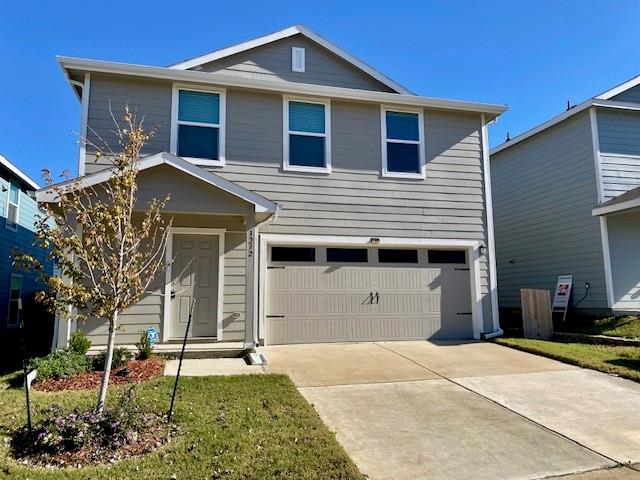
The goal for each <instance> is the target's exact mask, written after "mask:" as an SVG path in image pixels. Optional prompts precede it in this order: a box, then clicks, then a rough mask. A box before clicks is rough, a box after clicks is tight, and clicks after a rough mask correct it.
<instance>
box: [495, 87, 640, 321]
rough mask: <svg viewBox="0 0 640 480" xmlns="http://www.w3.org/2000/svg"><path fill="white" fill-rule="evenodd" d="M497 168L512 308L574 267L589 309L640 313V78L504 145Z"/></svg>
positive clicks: (502, 273) (499, 230)
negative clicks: (529, 290)
mask: <svg viewBox="0 0 640 480" xmlns="http://www.w3.org/2000/svg"><path fill="white" fill-rule="evenodd" d="M491 170H492V182H493V194H494V199H493V207H494V217H495V229H496V254H497V259H498V278H499V279H500V280H499V289H498V291H499V298H500V306H501V307H502V308H506V309H516V308H519V307H520V292H519V291H520V289H521V288H544V289H550V290H553V288H554V287H555V283H556V277H557V276H558V275H562V274H571V275H573V277H574V293H573V302H572V304H573V306H574V307H577V309H579V310H580V311H582V312H583V313H587V314H589V313H592V314H597V313H601V312H607V311H614V312H626V311H629V312H638V311H640V77H636V78H634V79H632V80H630V81H628V82H625V83H623V84H621V85H619V86H617V87H615V88H613V89H611V90H609V91H607V92H604V93H602V94H600V95H597V96H595V97H593V98H590V99H589V100H587V101H585V102H583V103H581V104H579V105H577V106H574V107H572V108H570V109H569V110H567V111H566V112H564V113H562V114H561V115H558V116H557V117H554V118H552V119H551V120H549V121H547V122H545V123H543V124H541V125H539V126H537V127H535V128H533V129H531V130H529V131H527V132H525V133H523V134H522V135H520V136H518V137H515V138H514V139H512V140H510V141H508V142H506V143H503V144H502V145H500V146H498V147H496V148H494V149H493V150H492V151H491ZM586 283H588V284H589V286H590V288H588V291H587V288H586ZM585 295H586V297H585Z"/></svg>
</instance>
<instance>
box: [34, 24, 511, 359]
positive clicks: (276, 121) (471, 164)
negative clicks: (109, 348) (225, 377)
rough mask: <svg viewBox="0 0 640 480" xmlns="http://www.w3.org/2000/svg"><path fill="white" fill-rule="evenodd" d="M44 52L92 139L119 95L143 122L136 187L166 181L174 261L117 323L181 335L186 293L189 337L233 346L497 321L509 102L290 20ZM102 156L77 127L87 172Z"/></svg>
mask: <svg viewBox="0 0 640 480" xmlns="http://www.w3.org/2000/svg"><path fill="white" fill-rule="evenodd" d="M58 61H59V63H60V65H61V66H62V68H63V70H64V72H65V75H66V76H67V78H68V79H69V81H70V82H71V85H72V87H73V90H74V92H75V93H76V94H77V96H78V98H79V99H80V100H81V102H82V125H81V127H82V131H83V132H84V133H85V134H87V136H88V138H89V140H90V142H93V143H96V142H97V141H98V140H97V138H98V135H99V136H100V137H102V138H103V139H104V140H106V141H107V142H109V143H111V144H112V145H117V142H116V140H115V138H114V134H113V130H114V128H113V123H112V120H111V115H110V109H112V110H113V111H114V113H115V116H116V117H119V116H121V114H122V111H123V107H124V106H125V105H126V104H129V105H130V106H131V107H133V108H135V109H136V110H137V112H139V114H140V115H144V118H145V124H146V125H148V126H149V127H151V126H156V127H157V132H156V134H155V135H154V136H153V138H152V139H151V141H150V142H149V144H148V145H147V147H146V150H145V151H144V154H145V155H146V157H145V158H144V160H142V161H141V163H140V176H139V183H140V186H139V188H140V190H139V194H140V198H141V200H143V201H144V200H147V199H149V198H152V197H163V196H164V195H165V194H166V193H167V192H171V195H172V198H171V201H170V203H169V205H168V207H167V214H170V215H171V216H173V231H172V237H171V242H170V244H169V246H168V249H167V259H168V260H173V261H172V262H171V264H170V265H169V267H168V268H167V271H166V273H165V274H163V275H162V277H161V278H159V279H158V281H157V284H156V285H155V286H154V288H155V292H153V293H150V294H149V295H147V296H146V297H145V298H144V299H143V300H142V301H141V302H140V303H139V304H138V305H136V306H134V307H132V308H130V309H129V311H127V312H126V313H125V314H123V315H122V316H121V320H122V330H121V331H120V333H119V334H118V341H119V342H120V343H125V344H132V343H133V342H134V341H135V340H137V338H138V336H139V335H140V332H141V331H142V330H145V329H147V328H154V329H155V330H156V331H157V332H158V335H159V340H160V342H171V341H172V340H176V339H180V338H182V336H183V335H184V333H185V325H186V322H187V318H188V311H189V304H190V301H191V299H192V298H196V299H197V302H196V309H195V318H194V322H193V326H192V329H191V331H190V332H188V333H189V336H190V338H192V339H196V340H197V339H200V340H207V341H210V342H211V341H214V340H215V341H216V342H244V344H243V346H244V347H245V348H251V347H253V346H254V345H256V344H257V343H268V344H279V343H307V342H337V341H366V340H394V339H425V338H459V339H465V338H479V337H480V335H481V334H482V333H492V332H495V331H497V330H498V329H499V325H498V317H497V302H496V301H495V290H496V288H495V281H496V277H495V271H494V268H495V267H494V258H493V238H492V225H491V223H492V220H491V215H490V209H488V208H487V205H488V204H490V188H489V187H490V180H489V172H488V161H489V160H488V154H489V152H488V149H487V124H488V123H489V122H490V121H492V120H493V119H495V118H496V117H497V116H498V115H499V114H501V113H502V112H503V111H505V109H506V107H504V106H501V105H491V104H483V103H472V102H463V101H453V100H441V99H434V98H427V97H420V96H417V95H414V94H412V93H411V92H409V91H408V90H407V89H406V88H404V87H402V86H401V85H399V84H398V83H396V82H394V81H393V80H391V79H390V78H388V77H386V76H385V75H383V74H382V73H380V72H378V71H376V70H374V69H373V68H371V67H369V66H368V65H366V64H365V63H363V62H362V61H360V60H358V59H356V58H355V57H353V56H352V55H350V54H348V53H346V52H344V51H343V50H341V49H339V48H338V47H336V46H335V45H333V44H331V43H329V42H328V41H326V40H324V39H323V38H321V37H319V36H318V35H316V34H314V33H313V32H310V31H309V30H308V29H306V28H305V27H302V26H294V27H291V28H287V29H285V30H282V31H279V32H276V33H273V34H271V35H267V36H265V37H261V38H258V39H255V40H251V41H248V42H246V43H242V44H239V45H234V46H232V47H229V48H225V49H222V50H218V51H215V52H213V53H210V54H207V55H204V56H202V57H198V58H194V59H192V60H187V61H184V62H181V63H178V64H175V65H172V66H169V67H151V66H142V65H129V64H122V63H113V62H104V61H96V60H85V59H77V58H59V59H58ZM109 168H110V164H109V161H108V159H106V158H100V159H98V160H96V156H95V154H94V150H93V149H92V147H91V146H90V145H87V146H86V147H85V146H82V147H81V151H80V163H79V170H80V175H83V183H84V185H87V186H88V185H95V184H97V183H100V182H104V181H105V180H106V179H108V178H109V176H110V174H111V173H110V170H109ZM38 199H39V201H45V202H46V201H51V199H52V197H51V191H50V190H47V189H43V190H40V191H39V192H38ZM194 259H195V261H193V260H194ZM185 266H187V267H186V268H185ZM181 272H182V273H181ZM72 328H75V327H74V326H71V327H70V329H72ZM80 328H83V329H85V330H86V332H87V333H88V335H89V337H90V338H91V340H92V341H93V342H94V344H95V345H101V344H104V343H105V339H106V336H105V334H106V324H105V323H103V322H99V321H90V322H88V323H86V324H85V325H83V326H80ZM60 342H61V344H64V339H63V338H62V337H61V340H60ZM220 345H222V343H221V344H220Z"/></svg>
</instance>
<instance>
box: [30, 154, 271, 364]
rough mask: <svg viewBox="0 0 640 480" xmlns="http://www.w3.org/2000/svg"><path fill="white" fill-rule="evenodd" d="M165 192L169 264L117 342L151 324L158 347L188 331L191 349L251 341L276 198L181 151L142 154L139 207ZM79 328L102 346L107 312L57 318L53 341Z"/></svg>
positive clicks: (236, 347) (85, 181) (124, 318)
mask: <svg viewBox="0 0 640 480" xmlns="http://www.w3.org/2000/svg"><path fill="white" fill-rule="evenodd" d="M112 173H113V172H112V170H111V169H107V170H103V171H100V172H97V173H94V174H90V175H87V176H85V177H82V180H81V185H82V186H83V187H85V188H86V187H90V186H93V185H97V184H99V183H102V182H105V181H108V179H109V178H110V177H111V175H112ZM167 194H170V195H171V199H170V201H169V202H168V204H167V207H166V209H165V211H164V212H163V215H164V216H165V217H166V220H167V221H170V222H171V227H170V229H169V238H168V240H167V247H166V254H165V268H164V271H163V272H161V273H159V274H158V276H157V277H156V278H155V280H154V281H153V284H152V285H151V287H150V288H149V289H148V291H147V292H145V294H144V296H143V297H142V298H141V300H140V301H139V302H138V303H136V304H135V305H133V306H131V307H130V308H129V309H127V310H126V311H124V312H122V314H121V315H120V329H119V331H118V333H117V336H116V342H117V344H118V345H119V346H125V347H127V348H132V349H133V348H135V343H136V342H137V341H138V339H139V338H140V335H141V333H142V332H150V333H151V334H152V336H154V337H155V338H156V339H157V345H156V351H158V352H164V353H175V352H177V351H179V349H180V347H181V345H182V340H183V339H184V337H185V334H186V336H187V338H188V344H189V346H188V349H187V350H188V354H189V355H190V356H192V357H198V356H211V355H213V354H214V352H215V353H216V354H225V355H226V356H234V355H236V354H238V355H239V354H240V353H241V352H243V351H246V350H248V349H252V348H253V347H254V346H255V344H256V342H257V338H256V336H257V331H256V321H255V318H256V311H257V280H258V279H257V252H256V251H255V250H256V247H257V245H256V242H255V239H256V238H257V237H256V229H257V227H258V225H260V224H261V223H264V222H266V221H268V220H270V219H271V218H272V217H273V216H274V215H275V213H276V210H277V206H276V205H275V204H274V203H273V202H271V201H269V200H267V199H266V198H264V197H262V196H260V195H257V194H255V193H254V192H251V191H249V190H247V189H245V188H243V187H241V186H239V185H237V184H235V183H232V182H229V181H227V180H225V179H223V178H222V177H220V176H218V175H215V174H214V173H212V172H209V171H206V170H204V169H202V168H199V167H197V166H195V165H193V164H191V163H190V162H188V161H186V160H184V159H182V158H180V157H177V156H175V155H172V154H169V153H161V154H156V155H152V156H149V157H146V158H144V159H143V160H141V161H140V162H139V174H138V196H137V202H138V205H139V208H140V211H143V210H144V208H145V207H146V205H147V204H148V202H149V201H150V200H152V199H154V198H158V199H160V198H164V197H165V196H166V195H167ZM39 195H40V198H38V200H39V201H46V200H47V198H46V196H45V194H44V192H42V193H41V192H39ZM192 305H193V314H192V320H191V323H190V324H188V320H189V314H190V312H191V307H192ZM188 325H189V326H188ZM76 329H82V330H83V331H84V332H85V333H86V334H87V336H88V337H89V339H90V340H91V341H92V349H91V351H90V353H94V352H95V353H97V352H99V351H101V350H103V349H104V347H105V345H106V343H107V332H108V330H107V324H106V322H104V321H103V320H101V319H89V320H87V321H86V322H83V323H81V324H76V322H73V321H66V320H64V319H58V321H57V325H56V333H55V337H56V338H55V339H54V346H56V347H64V346H66V344H67V342H68V339H69V337H70V335H71V333H72V332H73V331H74V330H76Z"/></svg>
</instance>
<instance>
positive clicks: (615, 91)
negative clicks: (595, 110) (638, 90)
mask: <svg viewBox="0 0 640 480" xmlns="http://www.w3.org/2000/svg"><path fill="white" fill-rule="evenodd" d="M636 85H640V75H638V76H636V77H633V78H632V79H631V80H627V81H626V82H623V83H621V84H620V85H618V86H617V87H613V88H612V89H610V90H607V91H606V92H602V93H601V94H600V95H596V96H595V97H594V98H595V99H597V100H609V99H610V98H612V97H615V96H616V95H619V94H621V93H622V92H626V91H627V90H629V89H630V88H633V87H635V86H636Z"/></svg>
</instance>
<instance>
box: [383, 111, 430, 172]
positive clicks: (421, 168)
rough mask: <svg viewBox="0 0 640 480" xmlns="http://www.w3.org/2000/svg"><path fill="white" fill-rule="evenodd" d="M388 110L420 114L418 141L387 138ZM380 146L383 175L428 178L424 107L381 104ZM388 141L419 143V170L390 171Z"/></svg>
mask: <svg viewBox="0 0 640 480" xmlns="http://www.w3.org/2000/svg"><path fill="white" fill-rule="evenodd" d="M387 112H399V113H415V114H417V115H418V141H415V140H394V139H387ZM380 132H381V135H380V140H381V141H380V148H381V154H382V176H383V177H389V178H413V179H418V180H424V179H425V178H427V172H426V167H425V155H424V112H423V111H422V109H417V108H400V107H393V106H388V105H381V106H380ZM387 142H391V143H409V144H412V145H416V144H417V145H418V160H419V165H418V170H419V171H418V172H417V173H413V172H392V171H389V168H388V165H387Z"/></svg>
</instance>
